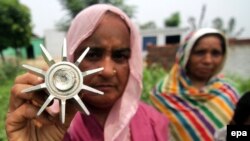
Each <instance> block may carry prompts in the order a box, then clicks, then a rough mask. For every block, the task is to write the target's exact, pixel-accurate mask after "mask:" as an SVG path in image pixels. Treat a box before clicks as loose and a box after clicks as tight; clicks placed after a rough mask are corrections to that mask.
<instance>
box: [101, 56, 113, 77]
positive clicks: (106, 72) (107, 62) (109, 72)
mask: <svg viewBox="0 0 250 141" xmlns="http://www.w3.org/2000/svg"><path fill="white" fill-rule="evenodd" d="M101 66H102V67H103V68H104V69H103V70H102V71H101V73H100V74H101V75H102V76H103V77H112V76H114V72H115V64H114V61H113V60H112V59H111V58H110V57H105V58H104V59H103V61H102V62H101Z"/></svg>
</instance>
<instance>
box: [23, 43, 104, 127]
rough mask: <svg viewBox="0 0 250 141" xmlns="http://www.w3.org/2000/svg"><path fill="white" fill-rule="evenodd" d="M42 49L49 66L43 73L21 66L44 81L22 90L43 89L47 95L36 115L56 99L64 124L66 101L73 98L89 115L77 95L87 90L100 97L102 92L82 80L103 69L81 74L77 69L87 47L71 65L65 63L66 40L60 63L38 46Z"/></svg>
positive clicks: (36, 69) (37, 69)
mask: <svg viewBox="0 0 250 141" xmlns="http://www.w3.org/2000/svg"><path fill="white" fill-rule="evenodd" d="M40 47H41V49H42V54H43V58H44V60H45V61H46V62H47V64H48V65H49V69H48V70H47V71H44V70H42V69H39V68H36V67H33V66H30V65H23V67H24V68H25V69H27V70H29V71H31V72H33V73H35V74H36V75H38V76H40V77H42V78H43V79H44V83H42V84H39V85H36V86H32V87H30V88H27V89H25V90H23V91H22V92H23V93H29V92H33V91H37V90H42V89H45V90H46V92H47V93H48V95H49V96H48V98H47V100H46V101H45V102H44V104H43V105H42V107H41V108H40V110H39V111H38V113H37V116H39V115H40V114H41V113H42V112H43V111H44V110H45V108H46V107H47V106H48V105H49V104H50V102H51V101H52V100H53V99H58V100H59V101H60V105H61V116H60V117H61V121H62V123H64V122H65V109H66V100H68V99H71V98H74V99H75V100H76V102H77V103H78V104H79V105H80V107H81V108H82V109H83V111H84V112H85V113H86V114H87V115H89V111H88V109H87V107H86V106H85V105H84V103H83V102H82V100H81V99H80V97H79V96H78V93H79V92H80V91H81V90H87V91H90V92H94V93H97V94H100V95H103V92H101V91H99V90H96V89H94V88H91V87H89V86H87V85H84V84H83V79H84V77H85V76H87V75H90V74H93V73H96V72H99V71H102V70H103V68H97V69H92V70H87V71H84V72H81V71H80V69H79V68H78V66H79V64H80V63H81V62H82V60H83V59H84V57H85V56H86V54H87V53H88V51H89V47H88V48H87V49H85V51H84V52H83V53H82V55H81V56H80V57H79V58H78V59H77V61H76V62H75V63H71V62H68V61H67V51H66V48H67V45H66V39H64V42H63V49H62V61H61V62H55V61H54V59H53V58H52V57H51V55H50V54H49V52H48V51H47V50H46V49H45V47H44V46H43V45H42V44H40Z"/></svg>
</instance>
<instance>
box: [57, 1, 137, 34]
mask: <svg viewBox="0 0 250 141" xmlns="http://www.w3.org/2000/svg"><path fill="white" fill-rule="evenodd" d="M60 2H61V4H62V5H63V7H64V9H66V10H67V11H68V12H69V17H67V18H65V17H64V19H62V20H60V22H58V23H57V27H58V29H59V30H63V31H67V29H68V27H69V24H70V21H71V19H73V18H74V17H75V16H76V15H77V14H78V13H79V12H80V11H81V10H82V9H84V8H86V7H88V6H90V5H93V4H98V3H109V4H112V5H115V6H117V7H119V8H120V9H122V10H123V11H124V12H125V13H127V15H128V16H129V17H133V14H134V11H135V7H134V6H131V5H126V4H125V3H124V1H123V0H60Z"/></svg>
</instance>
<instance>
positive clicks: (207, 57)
mask: <svg viewBox="0 0 250 141" xmlns="http://www.w3.org/2000/svg"><path fill="white" fill-rule="evenodd" d="M212 57H213V56H212V55H211V54H210V53H207V54H206V55H205V56H204V58H203V62H204V63H206V64H210V63H212V61H213V58H212Z"/></svg>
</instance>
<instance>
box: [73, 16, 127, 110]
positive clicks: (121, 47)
mask: <svg viewBox="0 0 250 141" xmlns="http://www.w3.org/2000/svg"><path fill="white" fill-rule="evenodd" d="M86 47H90V50H89V52H88V53H87V55H86V57H85V58H84V59H83V61H82V63H81V64H80V69H81V71H86V70H90V69H95V68H99V67H103V68H104V70H103V71H101V72H100V73H96V74H93V75H89V76H86V77H85V78H84V84H85V85H88V86H90V87H93V88H95V89H97V90H100V91H102V92H104V95H98V94H94V93H91V92H88V91H83V93H82V94H83V95H82V99H83V101H84V102H85V103H87V104H88V105H90V106H94V107H95V108H105V109H107V108H108V109H110V108H111V107H112V105H113V104H114V103H115V102H116V101H117V99H119V98H120V97H121V96H122V94H123V92H124V89H125V87H126V85H127V81H128V77H129V63H128V60H129V58H130V33H129V29H128V27H127V26H126V24H125V22H124V21H123V20H122V19H121V18H120V17H118V16H117V15H115V14H113V13H106V14H105V15H104V17H103V19H102V21H101V22H100V24H99V25H98V27H97V29H96V30H95V31H94V33H93V34H92V35H91V36H90V37H89V38H88V39H87V40H85V41H84V42H83V43H82V44H81V45H80V46H79V47H78V49H77V50H76V52H75V59H76V58H78V57H79V56H80V55H81V54H82V52H83V51H84V50H85V48H86Z"/></svg>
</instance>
